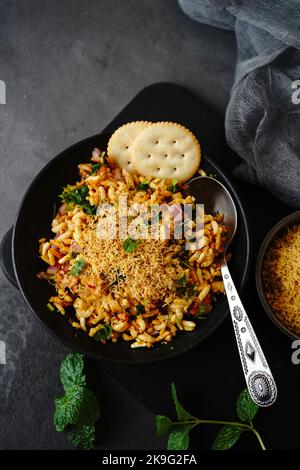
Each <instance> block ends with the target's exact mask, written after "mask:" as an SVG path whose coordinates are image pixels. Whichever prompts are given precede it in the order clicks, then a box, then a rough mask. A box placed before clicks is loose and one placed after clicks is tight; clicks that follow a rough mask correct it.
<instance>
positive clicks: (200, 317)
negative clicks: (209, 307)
mask: <svg viewBox="0 0 300 470" xmlns="http://www.w3.org/2000/svg"><path fill="white" fill-rule="evenodd" d="M205 313H206V307H205V305H203V304H202V305H200V307H199V310H198V313H197V314H196V315H195V318H197V319H198V320H203V319H205V318H207V316H206V315H205Z"/></svg>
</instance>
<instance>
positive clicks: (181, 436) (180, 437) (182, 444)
mask: <svg viewBox="0 0 300 470" xmlns="http://www.w3.org/2000/svg"><path fill="white" fill-rule="evenodd" d="M194 426H195V424H183V425H181V426H176V428H174V429H173V430H172V431H171V432H170V434H169V439H168V450H187V449H188V448H189V444H190V438H189V432H190V430H191V429H192V428H193V427H194Z"/></svg>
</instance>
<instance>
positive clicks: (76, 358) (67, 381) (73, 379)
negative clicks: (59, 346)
mask: <svg viewBox="0 0 300 470" xmlns="http://www.w3.org/2000/svg"><path fill="white" fill-rule="evenodd" d="M83 367H84V363H83V355H82V354H80V353H70V354H68V355H67V357H66V358H65V359H64V360H63V362H62V364H61V368H60V380H61V383H62V384H63V387H64V390H65V391H67V390H68V389H70V388H71V387H72V386H73V385H77V386H78V387H85V385H86V382H85V375H84V373H83Z"/></svg>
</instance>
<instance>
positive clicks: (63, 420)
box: [54, 385, 100, 432]
mask: <svg viewBox="0 0 300 470" xmlns="http://www.w3.org/2000/svg"><path fill="white" fill-rule="evenodd" d="M99 418H100V408H99V403H98V401H97V399H96V397H95V395H94V393H93V392H91V391H90V390H89V389H87V388H83V387H78V386H77V385H74V386H73V387H71V388H69V389H68V390H67V392H66V393H65V394H64V395H63V396H62V397H59V398H57V399H56V400H55V414H54V424H55V428H56V431H59V432H60V431H63V430H64V429H65V428H66V427H67V426H68V425H69V424H78V425H84V424H86V425H90V424H94V423H95V422H96V421H97V420H98V419H99Z"/></svg>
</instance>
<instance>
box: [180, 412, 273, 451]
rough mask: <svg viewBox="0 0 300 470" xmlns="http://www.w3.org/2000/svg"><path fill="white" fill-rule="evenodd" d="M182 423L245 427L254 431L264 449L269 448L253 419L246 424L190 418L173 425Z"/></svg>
mask: <svg viewBox="0 0 300 470" xmlns="http://www.w3.org/2000/svg"><path fill="white" fill-rule="evenodd" d="M182 424H218V425H222V426H237V427H239V428H243V429H244V431H251V432H253V434H255V436H256V438H257V440H258V442H259V444H260V446H261V448H262V450H267V449H266V447H265V444H264V442H263V440H262V438H261V435H260V434H259V432H258V431H257V430H256V429H255V428H254V427H253V424H252V421H251V425H249V424H245V423H239V422H238V421H220V420H213V419H197V418H195V419H190V420H187V421H178V422H175V423H173V425H175V426H176V425H178V426H180V425H182Z"/></svg>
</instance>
